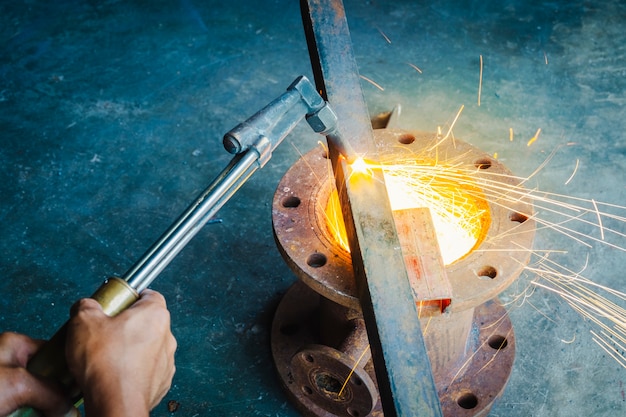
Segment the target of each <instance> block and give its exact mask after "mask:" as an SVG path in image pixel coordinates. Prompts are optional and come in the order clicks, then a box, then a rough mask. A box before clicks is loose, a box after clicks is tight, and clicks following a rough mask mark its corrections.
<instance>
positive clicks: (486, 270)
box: [477, 265, 498, 279]
mask: <svg viewBox="0 0 626 417" xmlns="http://www.w3.org/2000/svg"><path fill="white" fill-rule="evenodd" d="M477 274H478V277H479V278H483V279H495V278H496V277H497V276H498V271H497V270H496V268H494V267H493V266H489V265H487V266H483V267H482V268H481V269H479V270H478V272H477Z"/></svg>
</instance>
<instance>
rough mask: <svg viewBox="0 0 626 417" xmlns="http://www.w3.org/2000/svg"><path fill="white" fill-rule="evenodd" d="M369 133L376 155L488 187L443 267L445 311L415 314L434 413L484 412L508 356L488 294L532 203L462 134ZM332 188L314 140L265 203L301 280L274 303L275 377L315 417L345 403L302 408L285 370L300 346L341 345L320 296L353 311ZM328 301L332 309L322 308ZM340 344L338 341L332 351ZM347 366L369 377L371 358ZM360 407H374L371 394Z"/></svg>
mask: <svg viewBox="0 0 626 417" xmlns="http://www.w3.org/2000/svg"><path fill="white" fill-rule="evenodd" d="M375 137H376V141H377V145H378V150H379V153H380V154H381V155H382V157H381V160H394V159H403V158H405V159H406V158H418V159H420V160H428V159H432V160H437V161H438V162H439V163H445V162H446V161H449V163H450V164H451V165H454V166H459V165H462V166H463V167H464V169H465V171H466V172H470V173H471V183H472V186H473V187H478V188H482V187H485V188H489V189H490V190H492V192H491V193H489V194H488V198H487V197H486V198H485V200H484V202H485V203H486V205H488V210H489V221H488V222H486V223H485V224H484V226H483V227H484V229H486V230H484V233H483V236H482V237H481V239H480V240H479V242H478V243H477V244H476V246H475V247H474V248H473V250H472V251H471V252H470V253H469V254H467V255H465V256H464V257H461V258H460V259H458V260H457V261H455V262H453V263H451V264H449V265H447V266H446V267H445V270H446V274H447V277H448V280H449V283H450V286H451V291H452V304H451V305H450V306H449V307H448V309H447V310H446V312H445V314H441V315H435V316H430V317H426V318H422V319H421V322H422V329H423V332H424V341H425V343H426V347H427V351H428V356H429V359H430V362H431V367H432V371H433V377H434V379H435V382H436V385H437V389H438V392H439V396H440V401H441V404H442V410H443V412H444V415H445V416H461V417H465V416H473V417H477V416H484V415H486V414H487V413H488V411H489V409H490V407H491V405H492V404H493V401H494V400H495V399H496V398H497V396H498V395H499V394H500V393H501V391H502V390H503V389H504V386H505V385H506V382H507V380H508V377H509V375H510V372H511V369H512V364H513V359H514V355H515V337H514V333H513V328H512V326H511V323H510V320H509V318H508V315H507V313H506V310H505V309H504V308H503V307H501V306H500V305H499V304H498V302H497V301H493V299H495V298H496V297H497V295H498V294H499V293H500V292H501V291H503V290H504V289H505V288H506V287H507V286H509V285H510V284H511V283H512V282H513V281H514V280H515V279H516V278H517V277H518V276H519V274H520V273H521V271H522V270H523V268H524V266H525V265H526V264H527V263H528V260H529V258H530V253H531V251H530V250H529V249H530V248H531V246H532V241H533V238H534V231H535V222H534V220H533V217H532V214H533V207H532V204H531V203H530V202H529V201H528V199H527V198H525V193H524V190H523V188H521V185H520V181H521V180H520V179H519V178H516V177H514V176H513V175H512V174H511V173H510V172H509V171H508V169H507V168H506V167H505V166H504V165H502V164H501V163H499V162H498V161H497V160H495V159H494V158H492V157H490V156H489V155H487V154H485V153H484V152H482V151H480V150H478V149H476V148H474V147H472V146H471V145H468V144H466V143H464V142H461V141H459V140H455V141H451V140H449V139H447V140H443V138H442V137H440V136H437V135H436V134H432V133H423V132H407V131H403V130H398V129H384V130H376V131H375ZM460 186H462V185H460ZM333 190H334V181H332V171H331V168H330V166H329V163H328V160H327V159H326V157H325V154H324V152H323V150H322V149H314V150H312V151H310V152H309V153H307V154H305V155H304V156H303V157H302V158H301V159H300V160H299V161H298V162H296V164H294V165H293V166H292V167H291V168H290V169H289V171H288V172H287V173H286V174H285V176H284V177H283V179H282V180H281V182H280V184H279V186H278V188H277V191H276V193H275V195H274V201H273V211H272V219H273V223H274V234H275V238H276V241H277V245H278V248H279V250H280V252H281V254H282V255H283V258H284V259H285V261H286V262H287V264H288V265H289V266H290V267H291V268H292V270H293V271H294V272H295V273H296V275H297V276H298V277H299V278H300V280H301V281H302V283H304V284H306V286H304V285H302V284H300V283H298V284H296V285H294V287H293V288H292V289H291V290H290V291H289V292H288V293H287V295H286V296H285V297H284V299H283V301H282V302H281V305H280V306H279V308H278V310H277V313H276V316H275V319H274V326H273V330H272V352H273V355H274V359H275V362H276V366H277V369H278V372H279V374H280V376H281V379H282V380H283V383H284V384H285V386H286V387H287V390H288V392H290V393H291V395H292V398H293V399H294V402H295V403H296V404H297V405H299V406H300V408H301V411H303V413H305V415H311V416H313V415H316V416H323V417H331V416H335V415H345V413H346V412H348V409H347V408H346V407H343V406H341V405H340V406H339V409H336V408H332V407H331V408H330V409H332V410H334V411H335V412H338V413H339V414H333V412H331V411H329V410H324V407H322V406H321V405H322V404H321V403H318V404H317V405H316V406H315V407H312V406H311V404H312V401H311V400H312V399H315V396H311V395H308V397H307V398H304V399H303V397H302V392H303V390H304V391H307V390H306V389H305V388H303V387H302V382H300V383H297V382H296V380H295V379H294V376H293V375H294V373H295V374H298V373H300V374H306V370H302V369H298V368H299V367H302V365H303V364H304V363H303V362H302V361H301V360H297V359H295V358H297V357H298V352H301V351H302V350H303V349H306V346H309V345H328V346H331V347H332V348H333V349H336V348H337V347H338V344H342V343H340V342H338V341H337V340H331V341H329V340H328V338H326V337H325V336H324V335H325V334H326V333H328V330H327V329H328V328H329V326H330V327H331V328H334V326H337V325H345V323H347V322H348V321H347V319H346V320H344V319H342V318H341V317H340V318H339V319H337V318H335V319H332V320H328V319H327V317H325V316H328V315H329V314H328V313H327V310H328V308H329V305H330V304H332V303H337V305H338V306H341V307H342V308H344V309H345V311H346V312H349V315H351V316H352V317H353V318H354V316H355V314H356V315H358V314H360V306H359V302H358V297H357V292H356V285H355V280H354V276H353V272H352V264H351V260H350V255H349V253H348V252H347V251H346V250H344V249H342V248H341V247H340V245H338V244H337V242H336V240H335V238H334V237H332V236H331V234H330V232H329V230H328V227H327V225H326V217H325V216H326V211H325V207H326V205H327V203H328V200H329V198H330V195H331V193H332V192H333ZM493 190H496V191H493ZM509 191H510V194H509ZM485 195H487V194H485ZM307 287H308V288H307ZM320 300H321V301H320ZM324 300H326V301H328V300H330V301H332V303H329V302H326V301H324ZM338 309H339V310H341V308H330V310H333V311H336V310H338ZM333 314H335V313H332V314H330V316H331V317H333ZM346 314H348V313H346ZM341 323H343V324H341ZM359 343H360V344H362V343H366V342H362V341H361V342H358V343H357V345H358V344H359ZM359 349H362V346H356V347H353V348H352V349H348V350H349V351H350V352H349V353H350V355H347V356H349V357H351V358H353V359H354V357H355V353H354V352H355V351H357V350H359ZM345 350H346V349H345V347H343V348H341V349H339V352H343V351H345ZM344 356H345V355H344ZM327 365H328V366H329V369H327V370H326V372H327V373H328V375H331V372H335V374H332V375H339V374H337V372H338V371H337V369H334V368H336V367H335V366H331V365H330V363H327ZM356 370H359V371H367V373H368V374H369V375H370V377H371V379H372V381H374V382H375V376H374V373H373V370H372V365H371V361H370V362H367V363H359V364H358V366H356V367H355V372H356ZM299 381H304V379H302V378H301V379H300V380H299ZM368 395H369V394H368ZM376 398H378V395H376ZM326 400H328V397H327V398H326ZM304 404H306V406H305V405H304ZM333 405H335V404H333ZM337 410H339V411H337ZM350 410H351V411H352V412H353V414H350V413H348V415H350V416H353V417H354V415H356V414H359V412H358V411H356V410H357V409H350ZM342 413H343V414H342ZM354 413H356V414H354ZM369 415H371V416H380V415H382V411H381V409H380V404H379V401H378V402H376V403H375V404H374V405H373V408H372V411H371V412H370V414H369ZM361 416H362V415H361Z"/></svg>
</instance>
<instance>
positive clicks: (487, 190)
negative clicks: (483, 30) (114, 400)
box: [326, 135, 626, 367]
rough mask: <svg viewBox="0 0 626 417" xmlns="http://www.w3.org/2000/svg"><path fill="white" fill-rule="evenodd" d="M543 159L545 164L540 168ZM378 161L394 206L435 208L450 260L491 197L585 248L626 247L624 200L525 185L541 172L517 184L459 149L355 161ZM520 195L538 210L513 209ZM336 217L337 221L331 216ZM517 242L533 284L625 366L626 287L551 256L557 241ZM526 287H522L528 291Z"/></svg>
mask: <svg viewBox="0 0 626 417" xmlns="http://www.w3.org/2000/svg"><path fill="white" fill-rule="evenodd" d="M536 136H537V135H536ZM435 139H436V138H435ZM546 163H547V161H546ZM543 166H545V164H544V165H542V166H541V167H540V168H539V169H542V168H543ZM379 168H380V169H382V170H383V173H384V178H385V182H386V184H387V189H388V193H389V198H390V203H391V206H392V209H393V210H399V209H403V208H411V207H428V208H429V209H430V210H431V214H432V216H433V223H434V225H435V229H436V230H437V239H438V241H439V245H440V247H441V251H442V258H443V260H444V263H445V264H446V265H448V264H451V263H453V262H455V261H456V260H458V259H460V258H462V257H463V256H464V255H466V254H468V253H469V252H471V251H481V248H480V243H481V242H482V239H483V238H484V235H485V233H486V230H487V229H488V228H489V223H490V213H489V205H488V204H487V201H489V203H490V204H492V205H497V206H500V207H502V208H504V209H505V210H508V211H511V212H514V213H516V214H515V216H518V217H519V221H520V222H522V221H524V220H526V219H530V218H532V219H533V220H534V221H535V222H536V224H537V229H536V230H537V232H540V231H543V233H551V232H556V233H559V234H560V235H563V236H565V237H567V238H569V239H571V240H573V241H574V242H575V243H576V244H577V245H583V246H584V247H587V248H592V247H594V246H596V245H603V246H606V247H608V248H611V249H613V250H617V251H620V252H626V233H624V232H622V230H624V224H625V223H626V207H624V206H620V205H616V204H610V203H603V202H599V201H596V200H594V199H583V198H578V197H573V196H567V195H563V194H557V193H549V192H544V191H540V190H538V189H528V188H525V187H523V186H522V184H525V183H528V182H529V179H530V178H531V177H532V176H533V175H535V173H536V172H535V173H533V174H532V175H531V176H529V177H514V179H515V182H516V183H518V184H519V185H518V186H514V185H511V184H509V183H507V182H504V181H503V180H504V179H510V177H509V176H506V175H504V174H498V173H493V172H489V171H488V170H481V169H480V167H477V166H476V165H474V164H469V163H466V162H462V158H461V157H459V158H457V159H456V160H447V161H445V163H444V162H441V161H437V160H433V159H432V158H430V159H429V158H427V157H422V156H420V155H411V156H410V157H398V156H397V154H396V155H394V156H393V157H389V158H387V159H386V158H385V157H384V156H383V157H382V159H381V163H380V164H379V165H374V164H371V163H368V162H367V161H364V160H362V159H360V160H358V163H357V164H356V166H353V170H354V171H357V170H358V172H362V173H367V171H368V170H370V169H379ZM479 172H480V175H477V174H478V173H479ZM503 176H505V177H507V178H503ZM330 200H332V201H330V202H329V204H328V207H327V208H326V215H327V217H328V218H329V219H330V220H329V223H330V224H332V225H330V226H329V228H330V229H331V233H333V230H335V231H342V232H343V236H342V237H337V239H338V241H340V242H343V243H341V244H342V246H343V247H344V248H346V250H347V239H346V237H345V229H344V227H343V222H342V219H341V216H340V212H341V211H340V209H339V200H338V198H337V197H336V194H335V195H334V196H331V198H330ZM520 200H528V201H531V202H532V203H533V206H534V212H533V213H519V212H516V210H514V207H513V206H514V204H515V203H516V202H518V201H520ZM337 218H339V220H340V222H338V221H336V220H333V219H337ZM512 220H518V219H512ZM515 233H520V232H518V231H517V230H516V229H512V230H511V231H509V232H507V234H506V235H505V234H500V235H498V236H496V237H495V239H507V238H510V237H512V236H514V234H515ZM519 250H522V251H531V252H532V255H533V257H534V261H533V262H532V263H531V264H530V265H528V266H526V267H525V268H526V272H527V274H531V275H532V276H533V279H532V281H531V284H530V285H531V286H530V287H529V288H541V289H544V290H548V291H550V292H552V293H554V294H556V295H558V296H560V297H561V298H563V299H564V300H565V301H566V302H567V303H568V304H569V305H570V306H571V307H572V309H573V310H574V311H576V312H577V313H578V314H580V315H581V316H582V317H583V318H584V319H585V320H586V322H588V323H590V324H592V325H593V326H594V328H596V329H598V330H591V332H592V335H593V340H594V341H595V342H596V343H597V344H598V345H599V346H600V347H602V348H603V349H604V350H605V351H606V352H607V353H608V354H609V355H611V356H612V357H613V358H615V360H616V361H617V362H618V363H620V364H621V365H622V366H624V367H626V355H625V354H624V352H625V351H626V309H625V308H624V305H626V294H625V293H622V292H620V291H616V290H614V289H611V288H608V287H605V286H602V285H600V284H598V283H595V282H594V281H592V280H590V279H588V278H585V277H584V276H582V274H581V273H580V272H576V271H572V270H569V269H567V268H566V267H564V266H562V265H560V264H559V263H557V262H556V261H553V260H552V259H551V258H549V256H550V255H551V254H553V253H558V252H561V253H565V252H566V251H559V250H558V248H553V249H530V248H519ZM509 251H510V249H507V250H506V252H503V254H502V256H507V253H508V252H509ZM530 293H532V291H530ZM528 294H529V292H524V298H527V296H528ZM603 294H604V295H603Z"/></svg>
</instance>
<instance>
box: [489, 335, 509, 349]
mask: <svg viewBox="0 0 626 417" xmlns="http://www.w3.org/2000/svg"><path fill="white" fill-rule="evenodd" d="M487 344H488V345H489V346H490V347H491V348H492V349H495V350H502V349H504V348H506V347H507V345H508V344H509V342H508V340H506V337H504V336H501V335H493V336H491V337H490V338H489V340H487Z"/></svg>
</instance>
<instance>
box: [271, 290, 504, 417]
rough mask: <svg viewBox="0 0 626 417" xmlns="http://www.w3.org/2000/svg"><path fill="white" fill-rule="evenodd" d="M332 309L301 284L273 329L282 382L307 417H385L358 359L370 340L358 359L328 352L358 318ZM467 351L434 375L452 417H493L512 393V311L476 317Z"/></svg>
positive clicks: (485, 310)
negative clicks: (499, 401)
mask: <svg viewBox="0 0 626 417" xmlns="http://www.w3.org/2000/svg"><path fill="white" fill-rule="evenodd" d="M329 306H330V305H329V304H328V303H327V302H326V301H325V300H324V299H323V298H322V297H321V296H320V295H319V294H318V293H316V292H315V291H313V290H312V289H310V288H309V287H307V286H306V285H305V284H304V283H302V282H301V281H298V282H296V283H295V284H294V285H293V286H292V287H291V288H290V289H289V291H288V292H287V294H286V295H285V296H284V297H283V300H282V301H281V303H280V305H279V307H278V309H277V311H276V314H275V317H274V322H273V325H272V354H273V357H274V362H275V365H276V368H277V370H278V374H279V376H280V379H281V381H282V383H283V385H284V387H285V389H286V391H287V393H288V394H289V396H290V398H291V400H292V402H293V403H294V404H295V405H296V406H298V408H299V410H300V412H301V413H302V414H303V415H305V416H310V417H313V416H318V417H335V416H346V417H357V416H358V417H366V416H368V417H382V416H383V412H382V408H381V404H380V398H379V395H378V390H377V387H376V376H375V373H374V369H373V366H372V363H371V361H367V360H361V361H359V360H358V359H359V356H361V355H358V353H359V352H363V351H365V349H367V339H365V340H363V341H357V342H356V343H354V345H353V346H351V351H352V353H351V354H347V353H345V352H343V351H341V350H340V349H341V347H340V348H338V349H336V348H332V347H328V346H326V345H325V344H326V343H330V344H333V345H341V344H343V343H342V341H340V340H339V339H337V338H336V337H328V336H325V335H326V334H327V333H328V332H329V331H330V332H336V331H337V329H342V328H345V327H346V326H347V325H348V324H349V323H351V322H352V321H353V317H354V314H355V313H354V311H353V310H351V309H348V308H346V307H343V309H344V310H343V313H341V308H329ZM337 306H338V305H337ZM337 306H335V307H337ZM329 311H330V314H329ZM344 334H349V332H344ZM465 348H466V349H467V351H468V352H469V354H468V355H467V356H466V357H464V358H463V359H462V360H460V361H458V362H457V363H456V364H455V366H451V367H449V369H447V370H441V371H440V372H435V373H434V377H435V383H436V386H437V390H438V393H439V399H440V401H441V407H442V411H443V415H444V416H445V417H483V416H486V415H487V414H488V413H489V410H490V408H491V406H492V404H493V401H494V400H495V399H496V398H498V396H499V395H500V394H501V393H502V391H503V390H504V387H505V386H506V383H507V381H508V378H509V375H510V373H511V370H512V367H513V361H514V358H515V334H514V332H513V327H512V324H511V321H510V319H509V317H508V315H507V314H506V310H505V309H504V308H503V307H502V306H500V305H499V304H498V303H497V302H494V301H488V302H486V303H484V304H483V305H481V306H479V307H478V308H476V309H475V310H474V317H473V318H472V324H471V330H470V336H469V338H468V340H467V345H466V346H465ZM307 355H309V356H307ZM366 359H367V358H366ZM351 369H352V370H353V375H352V376H351V379H350V381H349V383H348V384H346V387H347V389H348V390H350V392H349V393H347V394H346V395H343V396H342V397H343V398H342V399H339V398H338V396H337V391H338V389H337V387H339V386H341V385H342V384H343V383H344V382H345V380H346V378H347V376H348V375H349V371H350V370H351ZM318 377H321V378H318ZM356 378H358V379H356ZM357 399H358V401H357ZM368 409H369V413H365V411H364V410H368Z"/></svg>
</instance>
